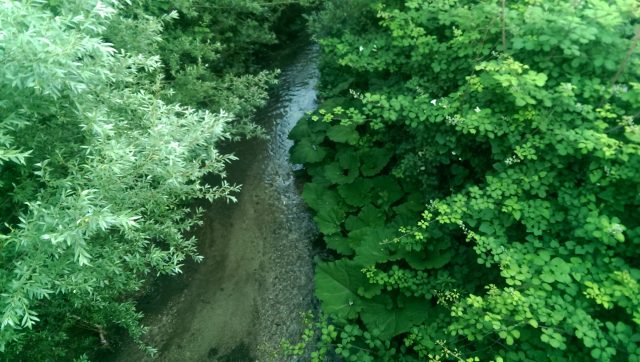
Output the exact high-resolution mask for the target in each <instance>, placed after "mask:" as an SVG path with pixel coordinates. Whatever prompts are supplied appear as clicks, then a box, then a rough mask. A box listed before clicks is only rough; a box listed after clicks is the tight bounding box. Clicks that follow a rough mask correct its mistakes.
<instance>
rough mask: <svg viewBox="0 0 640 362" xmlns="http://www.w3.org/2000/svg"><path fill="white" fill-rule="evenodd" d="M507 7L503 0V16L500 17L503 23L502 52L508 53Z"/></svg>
mask: <svg viewBox="0 0 640 362" xmlns="http://www.w3.org/2000/svg"><path fill="white" fill-rule="evenodd" d="M505 7H506V0H502V14H501V16H500V19H501V22H502V51H503V52H506V51H507V29H506V25H505V22H506V21H505V10H504V9H505Z"/></svg>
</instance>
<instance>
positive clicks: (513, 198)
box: [292, 0, 640, 361]
mask: <svg viewBox="0 0 640 362" xmlns="http://www.w3.org/2000/svg"><path fill="white" fill-rule="evenodd" d="M504 4H505V5H503V2H501V1H482V2H478V1H458V2H453V1H449V0H434V1H413V0H406V1H382V0H381V1H376V2H368V1H363V2H361V1H355V2H352V3H351V2H350V4H349V6H347V5H345V4H344V2H340V1H329V2H328V4H326V6H325V8H324V10H322V11H321V12H320V13H319V14H318V15H316V16H315V17H314V18H313V19H312V22H311V23H312V28H313V29H314V31H315V36H316V38H317V39H318V41H319V43H320V45H321V47H322V50H323V60H322V82H321V84H322V89H321V91H322V94H323V96H324V97H326V98H327V99H326V101H325V103H324V104H323V105H322V109H321V110H320V111H319V112H318V113H317V114H315V115H312V116H311V117H308V118H305V119H303V120H301V122H300V124H299V125H298V126H297V127H296V129H294V132H293V133H292V139H294V140H295V141H296V146H295V147H299V145H301V144H303V143H304V142H307V143H308V144H311V145H313V146H314V147H315V148H314V149H322V157H317V156H316V158H314V159H313V160H312V161H310V160H309V159H308V158H313V156H308V155H305V156H304V157H302V156H300V157H296V156H295V152H296V151H295V150H296V149H295V148H294V161H296V162H302V163H305V166H306V171H307V173H308V175H309V180H308V182H307V183H306V185H305V193H304V194H303V197H304V199H305V201H307V203H308V204H309V206H310V207H311V208H312V209H313V210H314V211H315V212H316V213H317V215H316V219H317V220H318V221H319V228H320V231H321V232H323V233H324V234H325V241H326V242H327V246H328V247H329V248H330V249H332V250H334V251H336V253H337V254H336V255H335V256H336V259H337V260H335V261H324V262H321V263H320V264H319V265H318V267H317V281H318V282H317V286H316V288H317V295H318V297H319V298H320V300H321V302H322V307H323V310H324V311H325V312H326V313H327V315H328V317H329V318H330V320H331V321H332V323H334V324H335V325H336V326H338V327H340V330H341V331H344V333H345V336H349V337H348V338H346V339H340V338H334V339H332V340H331V342H330V344H333V345H334V347H335V351H336V353H338V354H339V355H340V356H341V357H343V358H344V359H345V360H350V358H352V356H353V355H356V354H357V356H358V357H357V358H359V359H357V360H363V361H364V360H368V359H371V360H403V361H413V360H449V359H455V360H467V359H471V360H473V359H480V360H496V361H497V360H507V361H518V360H558V361H559V360H587V359H590V358H591V359H594V360H599V361H610V360H630V361H637V360H640V345H639V344H638V343H639V341H640V326H639V325H638V324H639V322H640V320H639V315H638V310H639V308H640V304H638V303H639V302H640V300H639V299H638V297H637V295H638V293H637V291H638V285H639V284H638V283H639V282H638V281H639V279H640V269H638V265H637V263H636V262H635V260H636V259H637V258H638V256H639V255H638V247H637V246H638V245H637V244H638V240H640V239H639V237H640V224H639V223H638V220H640V215H639V214H638V211H637V210H640V208H638V206H639V203H640V199H639V198H638V185H639V184H640V172H639V171H638V170H640V168H639V167H640V147H639V145H638V139H639V137H638V134H639V131H638V126H637V125H636V124H635V123H634V119H635V118H637V116H638V111H639V110H640V71H639V69H640V57H639V56H638V54H639V53H638V45H639V44H638V42H639V41H640V29H639V28H638V27H637V21H636V20H635V19H637V18H638V16H639V15H640V7H639V6H638V3H637V2H635V1H630V0H617V1H601V0H589V1H576V2H566V1H554V0H533V1H508V2H505V3H504ZM503 6H504V8H503ZM336 19H342V21H339V22H336V21H335V20H336ZM312 148H313V147H312ZM325 195H331V197H327V199H330V200H331V201H326V202H325V201H320V200H322V199H323V198H324V197H325ZM421 213H422V214H421ZM328 216H330V217H328ZM341 216H342V218H340V217H341ZM350 303H352V304H350ZM347 307H348V308H347ZM354 331H360V332H354ZM352 332H353V333H352ZM366 334H368V336H367V335H366ZM374 335H375V337H376V338H379V342H380V343H381V345H382V346H385V347H384V348H378V347H377V345H376V344H375V343H373V342H371V338H372V336H374ZM345 351H346V352H345ZM356 351H357V352H356Z"/></svg>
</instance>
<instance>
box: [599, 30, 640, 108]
mask: <svg viewBox="0 0 640 362" xmlns="http://www.w3.org/2000/svg"><path fill="white" fill-rule="evenodd" d="M639 41H640V26H638V27H637V28H636V35H635V36H634V37H633V38H632V39H631V45H630V46H629V49H628V50H627V55H626V56H625V58H624V60H623V61H622V63H620V66H619V67H618V71H617V72H616V74H615V75H614V76H613V78H611V84H610V85H609V88H610V89H613V87H614V86H615V85H616V83H617V82H618V78H620V76H621V75H622V73H624V71H625V70H626V69H627V65H628V64H629V60H630V59H631V55H632V54H633V52H634V51H635V50H636V47H637V46H638V42H639ZM605 100H606V94H603V96H602V100H601V101H600V105H599V106H598V108H601V107H602V106H603V105H604V102H605Z"/></svg>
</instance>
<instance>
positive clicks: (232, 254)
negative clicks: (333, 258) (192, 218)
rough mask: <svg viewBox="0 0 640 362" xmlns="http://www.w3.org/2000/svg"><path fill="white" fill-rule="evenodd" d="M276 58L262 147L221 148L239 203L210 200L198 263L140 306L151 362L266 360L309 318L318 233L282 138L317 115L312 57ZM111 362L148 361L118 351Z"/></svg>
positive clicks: (303, 50)
mask: <svg viewBox="0 0 640 362" xmlns="http://www.w3.org/2000/svg"><path fill="white" fill-rule="evenodd" d="M287 49H288V50H289V52H288V54H287V52H282V53H281V57H280V59H279V62H278V63H279V64H278V65H279V66H280V68H281V69H282V73H281V75H280V82H279V85H278V86H276V87H275V89H274V90H273V92H272V96H271V99H270V101H269V103H268V104H267V105H266V106H265V107H264V108H263V109H262V110H261V111H259V112H258V116H257V122H258V123H259V124H261V125H262V126H263V127H264V128H265V129H266V131H267V133H268V134H269V139H267V140H249V141H244V142H240V143H237V144H234V145H232V146H230V150H232V151H233V152H234V153H235V154H236V155H237V156H238V157H239V159H240V160H239V161H236V162H234V163H233V164H231V165H230V166H229V169H228V180H229V182H231V183H239V184H242V185H243V186H242V191H241V193H240V194H239V195H238V202H237V203H233V204H227V203H225V202H224V201H217V202H215V203H214V204H213V205H211V206H210V208H209V210H208V211H207V212H206V215H205V219H204V224H203V225H202V227H200V228H199V229H198V230H197V231H196V232H195V235H196V236H197V237H198V239H199V241H200V252H201V254H202V255H203V256H204V257H205V260H204V261H203V262H202V263H200V264H195V263H191V264H188V265H186V266H185V268H184V273H183V274H182V275H180V276H178V277H172V278H161V279H159V280H158V282H156V283H155V284H154V286H153V287H152V291H151V293H149V294H148V295H147V296H145V297H144V298H143V299H141V301H140V303H139V306H140V309H141V310H142V311H143V312H144V313H145V315H146V317H145V324H146V325H147V326H149V333H148V335H147V336H146V337H145V340H146V341H148V342H149V343H150V344H152V345H154V346H155V347H157V348H158V349H159V354H158V358H157V359H155V360H156V361H219V362H231V361H238V362H244V361H255V360H261V361H263V360H269V356H270V354H271V353H272V352H273V351H275V350H277V348H278V346H279V344H280V341H281V340H282V339H283V338H292V337H295V336H297V335H298V334H299V333H300V332H301V331H302V329H303V326H302V325H301V318H300V317H299V315H300V313H302V312H304V311H307V310H310V309H314V297H313V266H312V258H313V253H314V251H313V250H314V249H313V245H312V244H313V242H314V240H316V239H317V235H318V234H317V231H316V229H315V226H314V224H313V221H312V218H311V216H310V215H309V213H308V211H307V210H306V207H305V205H304V203H303V202H302V199H301V197H300V194H299V190H298V187H296V182H295V178H294V170H295V168H296V166H294V165H292V164H291V163H290V161H289V148H290V147H291V146H292V142H291V141H290V140H288V139H287V135H288V133H289V131H290V130H291V128H292V127H293V126H294V125H295V124H296V122H297V121H298V120H299V119H300V118H301V117H303V116H304V114H305V113H306V112H309V111H312V110H314V109H315V107H316V90H315V87H316V83H317V80H318V77H319V74H318V68H317V57H318V48H317V46H316V45H309V42H308V41H305V42H304V43H303V42H298V43H297V44H293V45H291V46H288V47H287ZM107 360H111V361H147V360H149V361H150V360H151V359H150V358H148V357H146V356H144V354H143V353H142V352H140V351H139V350H138V349H137V348H136V347H135V346H134V345H132V344H131V345H125V346H122V348H121V349H120V350H119V351H117V353H114V354H113V355H112V356H110V357H109V358H107Z"/></svg>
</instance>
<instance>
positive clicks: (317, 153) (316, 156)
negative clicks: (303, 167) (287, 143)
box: [290, 139, 327, 164]
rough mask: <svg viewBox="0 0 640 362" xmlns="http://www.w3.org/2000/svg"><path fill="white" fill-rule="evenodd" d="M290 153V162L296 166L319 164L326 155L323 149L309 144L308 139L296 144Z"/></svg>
mask: <svg viewBox="0 0 640 362" xmlns="http://www.w3.org/2000/svg"><path fill="white" fill-rule="evenodd" d="M290 152H291V162H293V163H298V164H303V163H315V162H320V161H322V160H323V159H324V156H326V155H327V151H326V150H325V148H324V147H322V146H319V145H317V144H315V143H311V141H309V140H308V139H303V140H302V141H299V142H296V143H295V144H294V145H293V147H291V151H290Z"/></svg>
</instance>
